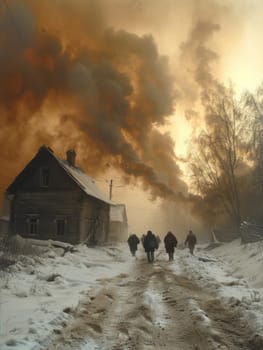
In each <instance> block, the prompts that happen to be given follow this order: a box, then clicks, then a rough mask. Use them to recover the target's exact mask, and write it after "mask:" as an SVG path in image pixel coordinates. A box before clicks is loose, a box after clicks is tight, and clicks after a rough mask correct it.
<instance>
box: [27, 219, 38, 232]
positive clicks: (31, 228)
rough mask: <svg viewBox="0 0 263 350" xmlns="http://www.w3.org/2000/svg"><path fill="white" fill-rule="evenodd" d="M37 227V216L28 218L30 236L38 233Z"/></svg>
mask: <svg viewBox="0 0 263 350" xmlns="http://www.w3.org/2000/svg"><path fill="white" fill-rule="evenodd" d="M38 227H39V218H38V217H30V218H28V234H29V235H30V236H36V235H38Z"/></svg>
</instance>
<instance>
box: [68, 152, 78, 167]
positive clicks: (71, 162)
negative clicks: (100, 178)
mask: <svg viewBox="0 0 263 350" xmlns="http://www.w3.org/2000/svg"><path fill="white" fill-rule="evenodd" d="M75 158H76V152H75V150H74V149H69V150H68V151H67V162H68V164H69V165H70V166H75Z"/></svg>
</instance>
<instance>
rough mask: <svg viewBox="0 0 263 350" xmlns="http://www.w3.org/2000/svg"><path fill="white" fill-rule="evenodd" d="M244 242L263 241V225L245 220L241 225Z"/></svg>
mask: <svg viewBox="0 0 263 350" xmlns="http://www.w3.org/2000/svg"><path fill="white" fill-rule="evenodd" d="M240 236H241V241H242V243H252V242H258V241H263V226H260V225H256V224H251V223H249V222H246V221H243V222H242V224H241V226H240Z"/></svg>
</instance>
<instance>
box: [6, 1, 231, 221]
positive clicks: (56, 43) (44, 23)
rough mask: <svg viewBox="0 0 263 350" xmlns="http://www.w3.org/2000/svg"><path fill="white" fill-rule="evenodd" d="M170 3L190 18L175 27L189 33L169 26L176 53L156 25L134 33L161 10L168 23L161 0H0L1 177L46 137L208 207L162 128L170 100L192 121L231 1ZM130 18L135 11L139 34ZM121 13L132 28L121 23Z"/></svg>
mask: <svg viewBox="0 0 263 350" xmlns="http://www.w3.org/2000/svg"><path fill="white" fill-rule="evenodd" d="M117 5H118V6H117ZM166 5H167V7H168V8H169V9H170V10H169V21H172V20H173V18H174V17H173V16H172V14H174V16H177V17H176V18H177V19H178V20H179V19H180V15H181V14H182V15H184V16H185V18H186V21H185V23H186V24H187V25H186V24H183V23H182V24H180V26H179V24H177V25H175V27H174V28H175V30H178V29H181V31H182V33H184V35H185V36H184V37H180V35H178V34H175V41H174V43H173V44H174V45H175V46H176V47H178V55H177V56H176V60H173V61H172V62H169V61H168V58H167V57H166V56H163V55H162V54H160V50H159V47H158V46H157V43H156V41H155V39H154V37H153V35H152V34H151V31H153V32H155V34H156V32H158V31H156V28H154V26H152V28H150V27H149V28H150V30H149V31H147V32H148V34H144V33H143V34H138V32H141V31H142V29H141V27H142V23H143V21H144V20H146V21H147V20H148V21H149V19H151V18H154V19H155V20H156V21H157V18H161V19H158V23H157V24H156V25H157V26H160V28H162V26H163V25H164V24H165V21H166V16H164V15H162V16H159V13H160V12H163V13H164V10H163V6H161V7H160V2H159V1H151V2H150V1H147V0H144V1H142V0H138V1H136V2H134V1H132V2H131V1H129V0H127V1H120V0H114V1H113V2H111V5H109V2H108V1H106V0H100V1H96V2H94V1H92V0H87V1H82V0H76V1H73V0H63V1H62V0H57V1H53V2H49V1H41V2H39V1H38V2H36V1H33V0H24V1H18V0H13V1H5V2H2V5H1V6H2V7H1V12H0V33H1V34H0V48H1V55H0V79H1V85H0V113H1V119H0V125H1V129H0V156H1V162H2V166H1V179H2V180H1V182H2V183H1V184H0V185H1V186H3V187H5V186H7V185H8V183H9V182H10V181H11V180H12V179H13V178H14V176H16V175H17V173H18V172H19V171H20V170H21V168H22V167H23V166H24V165H25V164H26V163H27V162H28V160H29V159H31V158H32V156H33V155H34V153H35V152H36V151H37V149H38V148H39V147H40V146H41V145H42V144H46V145H49V146H50V147H52V148H54V150H55V151H56V152H58V153H59V155H60V156H62V155H63V154H64V152H65V151H66V150H67V149H68V148H75V149H76V151H77V154H78V162H79V163H80V165H81V166H82V167H83V168H84V169H85V170H87V172H88V173H89V174H91V175H96V174H98V173H99V172H103V171H104V170H105V169H106V168H107V164H109V163H110V164H111V165H113V166H114V167H115V168H116V169H118V170H120V171H121V172H122V173H123V174H124V178H125V179H129V178H131V179H139V180H140V182H141V183H142V184H143V186H144V188H145V189H147V190H149V191H150V192H151V194H152V197H153V198H156V197H162V198H168V199H171V200H177V201H179V202H180V203H182V204H184V205H189V206H190V208H191V210H194V211H195V212H198V215H200V216H207V215H208V213H207V209H208V208H205V207H204V206H201V205H200V203H201V200H200V198H199V197H197V196H194V195H191V194H189V193H188V186H187V184H186V182H185V181H184V176H183V172H182V170H181V168H180V166H179V162H178V158H177V157H176V154H175V143H174V140H173V138H172V137H171V134H170V133H169V132H167V131H163V132H162V131H160V130H162V129H161V127H163V126H165V125H167V122H168V119H169V118H170V117H171V115H173V113H174V112H175V106H176V103H179V104H182V105H183V106H184V109H185V113H186V115H187V116H188V117H189V118H192V122H193V123H197V124H198V122H199V118H200V115H199V111H198V104H200V101H201V102H202V101H204V100H205V98H206V93H207V91H208V90H209V89H210V88H214V87H217V88H218V87H219V86H220V84H219V83H218V82H217V78H216V73H217V70H218V66H217V62H218V58H219V54H218V53H217V51H216V49H215V48H210V43H211V41H212V39H213V37H214V35H216V34H217V33H218V32H219V31H220V30H221V26H220V22H222V21H223V20H222V19H223V18H226V17H227V16H228V15H227V13H229V8H226V7H224V6H219V5H218V4H217V3H216V2H215V1H212V0H211V1H209V3H207V1H198V2H195V1H190V0H189V1H186V2H185V4H184V5H182V2H177V1H171V0H166ZM114 6H116V8H119V15H118V16H119V18H118V19H116V13H118V11H117V10H116V11H115V15H114V14H113V12H114V11H113V8H115V7H114ZM167 15H168V12H167ZM128 17H129V18H131V19H135V18H137V19H138V28H137V33H136V31H135V32H132V30H130V27H132V24H131V22H129V20H128ZM125 19H127V27H129V29H123V28H122V22H123V21H124V20H125ZM114 23H116V26H115V25H114ZM118 24H119V26H118ZM189 27H190V29H189ZM151 29H152V30H151ZM157 35H158V33H157ZM214 47H216V45H214ZM171 71H172V73H173V74H172V73H171ZM200 97H201V100H200ZM179 127H180V126H178V128H179ZM125 175H127V176H125ZM193 205H194V206H193ZM197 208H198V209H197ZM205 213H206V214H205Z"/></svg>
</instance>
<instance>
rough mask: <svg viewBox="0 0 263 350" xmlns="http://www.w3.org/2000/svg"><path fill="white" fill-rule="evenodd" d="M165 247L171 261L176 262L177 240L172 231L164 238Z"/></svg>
mask: <svg viewBox="0 0 263 350" xmlns="http://www.w3.org/2000/svg"><path fill="white" fill-rule="evenodd" d="M164 246H165V250H166V253H167V254H168V256H169V261H172V260H174V248H175V247H176V246H177V239H176V237H175V235H174V234H173V233H172V232H171V231H169V232H168V233H167V234H166V236H165V237H164Z"/></svg>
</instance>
